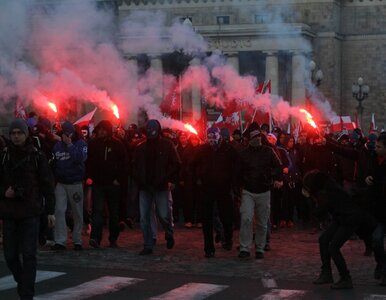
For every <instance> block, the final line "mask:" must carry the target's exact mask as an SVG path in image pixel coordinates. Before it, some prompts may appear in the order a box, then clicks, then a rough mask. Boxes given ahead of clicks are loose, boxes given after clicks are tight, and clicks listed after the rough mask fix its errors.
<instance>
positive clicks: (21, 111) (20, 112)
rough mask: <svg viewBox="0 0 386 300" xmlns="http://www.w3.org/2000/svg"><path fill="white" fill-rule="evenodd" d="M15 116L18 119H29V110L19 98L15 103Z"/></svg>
mask: <svg viewBox="0 0 386 300" xmlns="http://www.w3.org/2000/svg"><path fill="white" fill-rule="evenodd" d="M15 118H17V119H24V120H26V119H27V112H26V111H25V108H24V105H23V103H21V102H20V101H19V100H16V103H15Z"/></svg>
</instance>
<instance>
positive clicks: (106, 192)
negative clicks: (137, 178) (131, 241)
mask: <svg viewBox="0 0 386 300" xmlns="http://www.w3.org/2000/svg"><path fill="white" fill-rule="evenodd" d="M120 192H121V188H120V187H119V186H114V185H106V186H93V187H92V229H91V235H90V238H91V239H94V240H96V241H97V242H98V244H99V243H100V242H101V240H102V232H103V211H104V207H105V201H106V203H107V208H108V213H109V233H110V235H109V241H110V243H114V242H115V241H116V240H117V239H118V235H119V204H120Z"/></svg>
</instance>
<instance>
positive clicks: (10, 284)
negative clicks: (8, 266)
mask: <svg viewBox="0 0 386 300" xmlns="http://www.w3.org/2000/svg"><path fill="white" fill-rule="evenodd" d="M65 274H66V273H63V272H51V271H39V270H38V271H37V272H36V282H41V281H44V280H48V279H51V278H55V277H59V276H62V275H65ZM16 286H17V283H16V282H15V280H14V279H13V276H12V275H9V276H4V277H1V278H0V291H2V290H8V289H13V288H15V287H16Z"/></svg>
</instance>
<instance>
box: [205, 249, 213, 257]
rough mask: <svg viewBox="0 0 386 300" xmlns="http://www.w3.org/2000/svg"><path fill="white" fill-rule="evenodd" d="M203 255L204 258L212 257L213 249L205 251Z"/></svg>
mask: <svg viewBox="0 0 386 300" xmlns="http://www.w3.org/2000/svg"><path fill="white" fill-rule="evenodd" d="M205 257H206V258H211V257H214V251H205Z"/></svg>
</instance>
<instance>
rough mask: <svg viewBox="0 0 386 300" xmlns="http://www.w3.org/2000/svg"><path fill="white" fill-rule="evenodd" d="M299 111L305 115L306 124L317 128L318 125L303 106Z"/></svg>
mask: <svg viewBox="0 0 386 300" xmlns="http://www.w3.org/2000/svg"><path fill="white" fill-rule="evenodd" d="M299 111H300V112H301V113H303V114H305V115H306V119H307V122H308V124H310V125H311V126H312V127H314V128H318V126H316V123H315V121H314V120H313V117H312V115H311V114H310V113H309V112H308V111H306V110H305V109H304V108H301V109H300V110H299Z"/></svg>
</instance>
